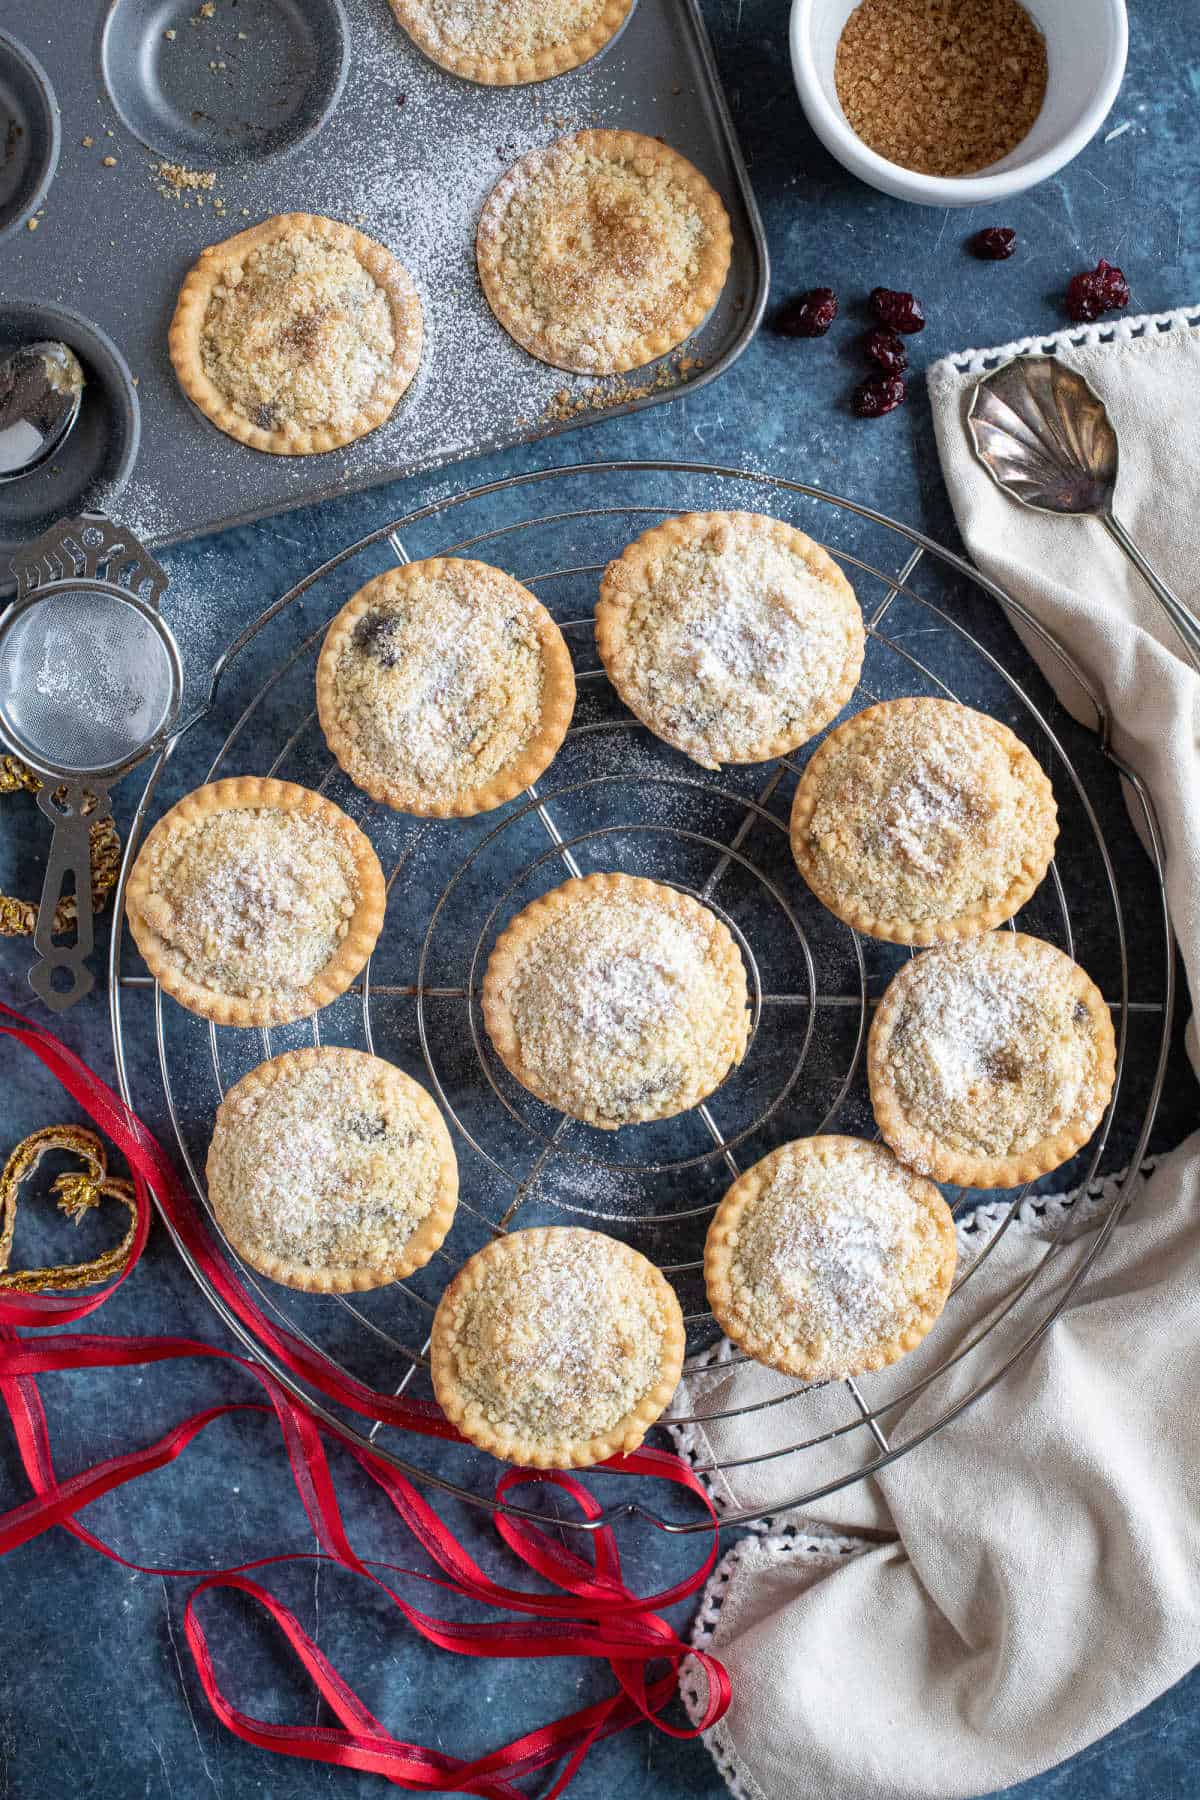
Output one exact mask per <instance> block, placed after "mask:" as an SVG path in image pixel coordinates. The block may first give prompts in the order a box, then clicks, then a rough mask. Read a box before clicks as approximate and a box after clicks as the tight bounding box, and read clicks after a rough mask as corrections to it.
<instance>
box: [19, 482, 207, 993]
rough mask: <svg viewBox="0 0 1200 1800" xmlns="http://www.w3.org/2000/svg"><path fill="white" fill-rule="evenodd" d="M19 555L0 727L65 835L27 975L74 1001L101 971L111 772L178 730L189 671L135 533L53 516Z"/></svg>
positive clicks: (49, 877) (99, 521)
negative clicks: (58, 915) (58, 914)
mask: <svg viewBox="0 0 1200 1800" xmlns="http://www.w3.org/2000/svg"><path fill="white" fill-rule="evenodd" d="M12 566H13V572H14V574H15V575H16V577H17V598H16V599H15V600H14V601H13V603H12V605H11V606H10V607H9V608H8V610H7V612H6V613H5V614H4V615H3V617H0V739H2V740H3V742H4V743H5V744H6V745H7V747H8V749H9V750H11V751H12V752H13V753H14V754H15V755H16V756H19V757H20V758H21V759H22V761H24V762H26V763H28V764H29V766H30V767H31V768H32V769H34V770H36V771H37V773H38V774H39V775H41V776H43V777H44V783H45V784H44V786H43V787H42V790H41V792H40V793H39V795H38V805H39V806H40V807H41V809H42V811H43V812H44V813H45V814H46V816H47V818H49V819H50V820H51V821H52V823H53V825H54V838H53V841H52V843H51V846H50V856H49V859H48V861H47V864H46V875H45V880H44V882H43V886H42V897H41V902H40V905H39V908H38V918H37V927H36V929H35V931H34V937H33V942H34V947H35V949H36V950H37V951H38V953H39V960H38V961H37V962H35V963H34V965H33V967H32V968H31V969H30V971H29V982H30V986H31V987H32V988H33V989H34V991H35V992H36V993H37V994H38V995H39V997H40V998H41V999H42V1000H43V1001H44V1002H45V1004H46V1005H47V1006H48V1007H50V1008H51V1010H52V1011H54V1012H62V1011H64V1010H65V1008H67V1007H68V1006H72V1005H74V1003H75V1001H76V1000H81V999H82V998H83V996H84V995H85V994H86V993H88V992H89V991H90V989H91V987H92V985H93V982H94V979H95V978H94V976H93V974H92V972H91V970H90V969H89V968H88V966H87V959H88V957H89V956H90V954H91V951H92V945H93V929H92V899H91V862H90V838H89V833H90V828H91V827H92V826H93V825H95V824H98V823H99V822H100V820H102V819H104V818H106V817H107V816H108V815H109V813H110V811H111V807H110V804H109V798H108V789H109V787H110V786H111V784H112V783H113V782H114V781H118V780H119V779H120V778H121V776H122V775H124V774H126V773H127V772H128V771H129V770H130V769H132V768H133V767H134V766H135V765H136V764H137V763H139V762H141V761H142V759H143V758H144V757H146V756H149V755H150V753H151V752H152V751H153V750H156V749H157V748H158V747H159V746H160V745H161V743H162V741H163V739H164V738H165V737H166V735H167V734H168V732H169V731H170V729H171V727H172V725H173V724H174V722H175V719H176V716H177V715H178V712H179V703H180V699H181V695H182V688H183V670H182V667H181V664H180V660H179V649H178V646H177V645H176V643H175V639H174V637H173V636H172V633H171V631H170V629H169V627H168V626H167V625H166V623H165V622H164V620H163V619H162V617H161V616H160V614H159V610H158V608H159V602H160V600H161V598H162V595H163V592H164V590H165V588H166V585H167V577H166V574H165V572H164V571H163V570H162V569H161V568H160V567H159V565H158V564H157V563H156V562H155V561H154V559H153V557H152V556H150V555H149V553H148V552H147V551H146V550H145V549H144V548H143V546H142V545H141V544H140V543H139V542H138V540H137V538H136V537H134V535H133V533H132V532H129V531H125V530H123V529H121V528H120V527H118V526H115V525H113V524H111V523H110V522H109V521H108V520H107V519H103V518H100V517H99V516H98V515H95V514H85V515H84V516H83V517H82V518H78V519H69V520H64V521H63V522H62V523H60V524H58V525H55V526H54V527H52V529H51V530H50V531H48V532H47V533H46V534H45V536H44V537H41V538H39V539H38V540H37V542H36V543H34V544H31V545H30V546H29V547H28V549H26V550H23V551H20V552H19V553H18V554H17V555H16V556H15V557H14V558H13V565H12ZM72 891H74V894H75V900H76V916H77V923H76V927H75V935H74V938H73V940H70V941H56V940H55V937H54V911H55V908H56V906H57V905H58V903H59V901H60V900H61V899H62V898H63V896H64V895H65V894H67V893H70V892H72ZM60 971H61V972H62V973H61V974H60Z"/></svg>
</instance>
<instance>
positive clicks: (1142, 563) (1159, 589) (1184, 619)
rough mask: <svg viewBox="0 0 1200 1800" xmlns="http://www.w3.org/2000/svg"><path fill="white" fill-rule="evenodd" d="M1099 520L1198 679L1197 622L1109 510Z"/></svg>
mask: <svg viewBox="0 0 1200 1800" xmlns="http://www.w3.org/2000/svg"><path fill="white" fill-rule="evenodd" d="M1100 519H1101V521H1102V523H1103V525H1104V527H1105V529H1106V531H1107V532H1108V534H1109V536H1110V537H1111V538H1112V539H1113V540H1114V542H1115V543H1117V544H1119V545H1120V547H1121V549H1122V550H1123V551H1124V552H1125V554H1126V556H1127V557H1128V558H1129V560H1130V562H1131V563H1132V564H1133V566H1134V568H1135V569H1136V570H1137V572H1138V574H1139V575H1140V576H1141V578H1142V580H1143V581H1144V582H1145V583H1146V586H1147V587H1148V588H1149V589H1150V592H1151V593H1152V594H1153V595H1154V598H1155V599H1156V600H1157V601H1158V604H1159V605H1160V606H1161V607H1162V609H1163V611H1164V612H1165V613H1166V615H1167V617H1168V619H1170V621H1171V623H1172V625H1173V626H1174V627H1175V635H1176V636H1177V637H1178V639H1179V641H1180V643H1181V644H1182V645H1183V648H1184V653H1185V654H1186V656H1187V658H1188V660H1189V662H1190V663H1191V665H1192V667H1193V669H1195V671H1196V673H1197V674H1198V675H1200V619H1197V617H1196V615H1195V613H1194V612H1192V611H1191V610H1190V609H1189V608H1188V607H1186V606H1185V605H1184V604H1183V601H1182V600H1181V599H1180V598H1179V596H1178V595H1177V594H1175V593H1173V592H1172V591H1171V589H1170V588H1169V587H1168V586H1167V584H1166V582H1165V581H1164V580H1163V578H1162V576H1161V575H1160V574H1159V573H1158V571H1157V570H1156V569H1154V568H1153V567H1152V566H1151V565H1150V563H1148V562H1147V561H1146V558H1145V557H1144V556H1143V555H1142V553H1141V551H1140V550H1139V549H1138V547H1137V545H1136V544H1135V543H1134V541H1133V539H1132V538H1131V537H1130V535H1129V533H1128V532H1127V531H1126V529H1125V527H1124V526H1123V525H1122V523H1121V521H1120V519H1118V517H1117V515H1116V513H1115V512H1113V510H1112V508H1111V507H1109V508H1108V509H1107V510H1106V511H1105V512H1102V513H1101V514H1100Z"/></svg>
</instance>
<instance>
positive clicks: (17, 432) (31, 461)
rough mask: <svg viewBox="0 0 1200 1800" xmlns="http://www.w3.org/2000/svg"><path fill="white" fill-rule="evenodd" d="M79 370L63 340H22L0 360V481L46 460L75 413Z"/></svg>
mask: <svg viewBox="0 0 1200 1800" xmlns="http://www.w3.org/2000/svg"><path fill="white" fill-rule="evenodd" d="M82 399H83V370H82V369H81V368H80V366H79V358H78V357H77V356H76V354H75V352H74V351H73V350H70V349H68V347H67V345H66V344H60V343H58V342H57V340H54V339H47V340H46V341H45V342H44V343H37V344H22V345H20V347H19V348H18V349H16V350H10V351H9V353H8V355H7V356H5V357H4V358H3V359H2V360H0V482H5V481H18V480H19V479H20V477H21V476H22V475H28V474H30V473H31V471H32V470H34V469H38V468H40V467H41V466H42V464H43V463H45V462H47V461H48V460H49V458H50V457H52V456H53V455H54V452H55V451H56V450H57V449H58V448H59V446H60V445H61V444H62V442H63V439H64V438H65V437H66V435H67V433H68V432H69V431H70V430H71V428H72V426H73V425H74V423H75V421H76V419H77V418H78V417H79V407H80V403H81V401H82Z"/></svg>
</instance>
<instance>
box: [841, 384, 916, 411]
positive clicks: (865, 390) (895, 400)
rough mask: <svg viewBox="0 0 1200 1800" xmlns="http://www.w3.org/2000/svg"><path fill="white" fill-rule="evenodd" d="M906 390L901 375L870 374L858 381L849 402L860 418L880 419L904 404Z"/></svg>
mask: <svg viewBox="0 0 1200 1800" xmlns="http://www.w3.org/2000/svg"><path fill="white" fill-rule="evenodd" d="M907 392H908V389H907V388H906V387H905V385H904V377H903V376H902V375H872V376H870V377H869V379H868V380H866V381H860V382H859V384H858V386H857V387H856V388H855V390H854V398H853V399H852V400H851V402H850V404H851V406H852V408H853V409H854V411H855V412H856V413H857V414H858V416H859V418H860V419H881V418H882V417H883V415H884V413H890V412H895V410H896V408H897V407H898V406H902V405H903V404H904V396H905V395H906V393H907Z"/></svg>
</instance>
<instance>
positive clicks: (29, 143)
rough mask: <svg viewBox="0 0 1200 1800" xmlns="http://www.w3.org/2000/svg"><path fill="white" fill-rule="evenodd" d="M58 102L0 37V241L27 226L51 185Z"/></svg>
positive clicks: (44, 80)
mask: <svg viewBox="0 0 1200 1800" xmlns="http://www.w3.org/2000/svg"><path fill="white" fill-rule="evenodd" d="M59 136H60V128H59V118H58V102H57V100H56V99H55V98H54V89H53V88H52V87H51V86H50V81H49V78H48V77H47V75H46V71H45V70H44V69H43V68H42V65H41V64H40V63H39V62H38V60H37V58H36V57H35V56H31V55H30V53H29V51H28V50H26V49H25V47H24V45H23V44H19V43H18V42H17V40H16V38H12V37H9V35H8V33H7V32H6V31H0V238H4V237H7V235H8V234H9V232H11V231H15V230H16V229H17V228H18V226H20V225H23V224H25V222H26V221H27V220H28V218H29V216H30V214H31V213H33V212H35V211H36V210H37V208H38V207H39V206H40V205H41V203H42V201H43V200H44V199H45V197H46V190H47V188H48V187H49V186H50V183H51V181H52V180H53V179H54V170H55V167H56V166H57V163H58V146H59Z"/></svg>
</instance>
